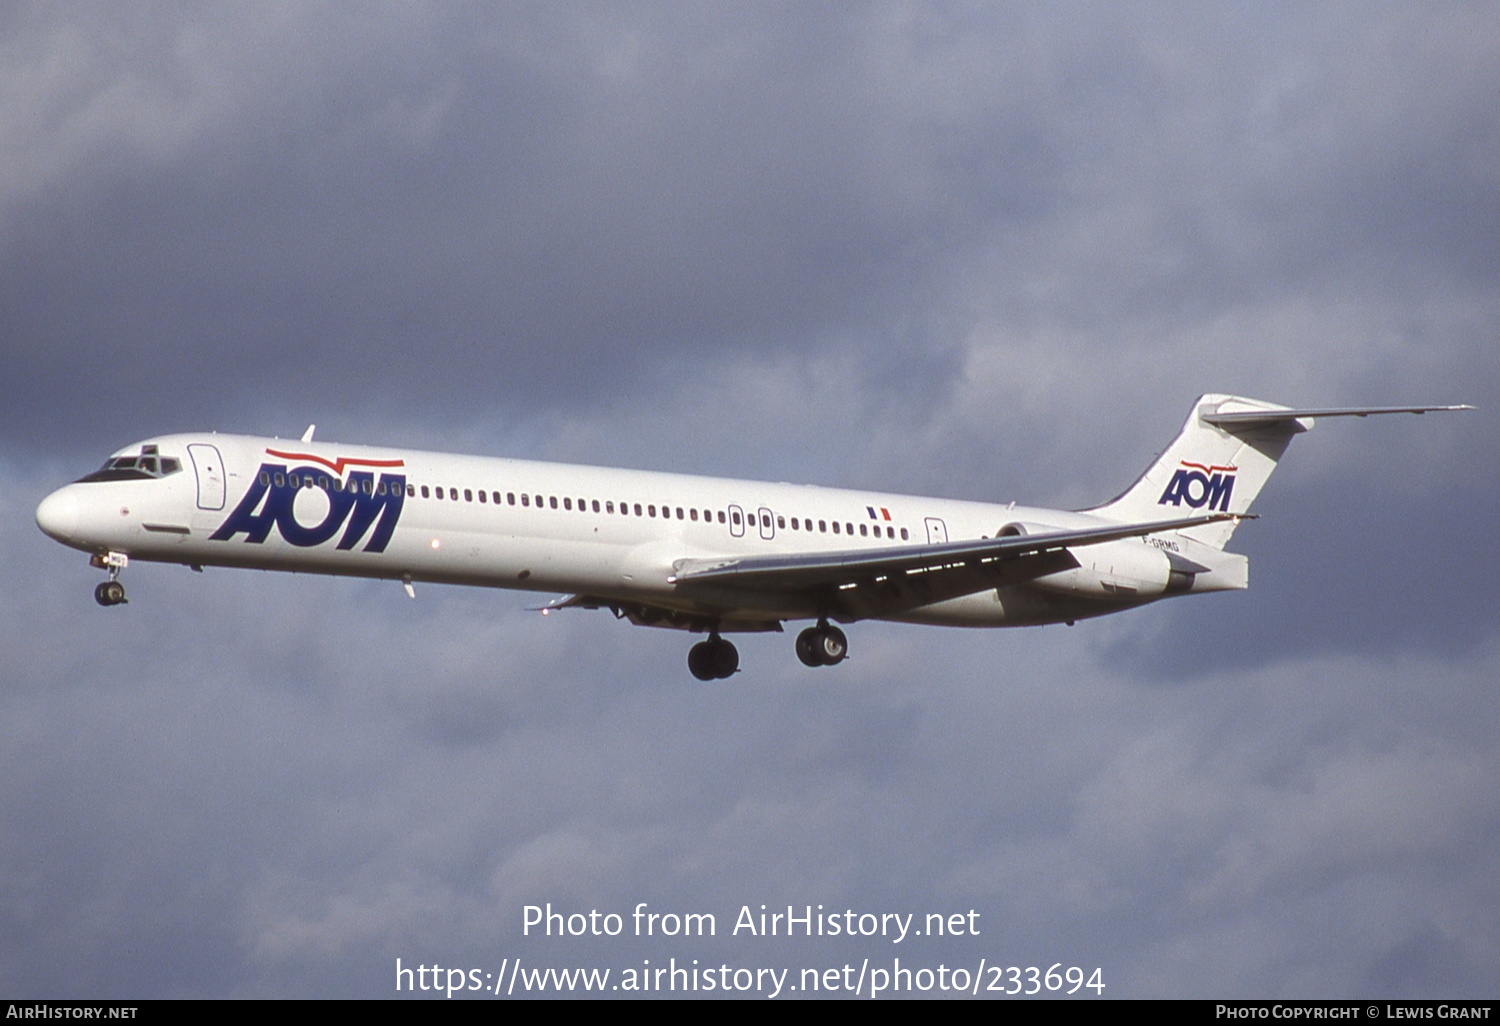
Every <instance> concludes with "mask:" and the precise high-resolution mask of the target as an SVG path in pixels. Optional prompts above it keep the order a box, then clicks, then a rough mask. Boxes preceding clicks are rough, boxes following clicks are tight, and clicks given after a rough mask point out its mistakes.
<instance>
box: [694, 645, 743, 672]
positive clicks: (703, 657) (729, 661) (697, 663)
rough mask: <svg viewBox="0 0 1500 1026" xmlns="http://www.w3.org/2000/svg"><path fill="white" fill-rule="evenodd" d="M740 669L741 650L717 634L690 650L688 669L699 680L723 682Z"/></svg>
mask: <svg viewBox="0 0 1500 1026" xmlns="http://www.w3.org/2000/svg"><path fill="white" fill-rule="evenodd" d="M739 668H740V653H739V649H737V648H735V647H734V645H733V644H731V643H730V642H727V641H725V640H724V639H723V638H721V637H719V636H718V635H717V634H710V635H709V636H708V640H707V641H700V642H698V644H696V645H694V646H693V647H692V648H691V649H689V650H688V669H689V670H691V671H692V673H693V676H694V677H697V678H698V679H699V680H723V679H724V678H726V677H732V676H733V675H734V674H735V672H736V671H738V670H739Z"/></svg>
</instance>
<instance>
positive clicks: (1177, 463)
mask: <svg viewBox="0 0 1500 1026" xmlns="http://www.w3.org/2000/svg"><path fill="white" fill-rule="evenodd" d="M1467 409H1473V407H1471V406H1360V407H1345V408H1338V409H1300V410H1298V409H1292V408H1290V407H1286V406H1279V405H1277V404H1276V403H1268V402H1263V401H1261V400H1259V399H1246V398H1243V397H1241V396H1235V395H1215V394H1212V393H1211V394H1209V395H1205V396H1201V397H1200V398H1199V399H1198V401H1197V402H1195V403H1194V404H1193V411H1192V412H1191V413H1190V414H1188V419H1187V423H1186V424H1184V425H1183V426H1182V431H1181V433H1180V434H1178V436H1177V437H1176V438H1175V439H1174V440H1173V441H1172V444H1171V445H1169V446H1167V448H1166V451H1165V452H1163V453H1162V454H1161V455H1160V456H1158V457H1157V459H1156V462H1155V463H1153V464H1151V466H1150V467H1148V468H1147V469H1146V472H1145V473H1144V474H1142V475H1141V476H1140V477H1139V478H1138V479H1137V480H1136V482H1135V484H1133V485H1131V486H1130V487H1129V488H1128V489H1126V491H1125V493H1124V494H1123V495H1121V496H1120V497H1119V498H1117V499H1114V500H1113V501H1111V502H1109V503H1106V504H1105V505H1103V506H1098V507H1095V508H1094V509H1091V510H1088V511H1086V512H1090V513H1097V514H1099V515H1100V516H1105V517H1109V518H1111V519H1117V520H1122V521H1148V520H1162V519H1165V518H1167V517H1170V516H1179V515H1191V514H1193V513H1233V514H1243V513H1247V512H1248V511H1249V509H1250V504H1251V503H1252V502H1254V501H1255V497H1256V496H1257V495H1259V494H1260V490H1261V489H1262V488H1263V487H1265V484H1266V481H1267V480H1269V479H1270V477H1271V471H1273V470H1275V469H1276V461H1277V460H1279V459H1281V455H1282V453H1284V452H1286V447H1287V445H1288V444H1290V443H1291V440H1292V437H1293V436H1294V435H1298V434H1301V433H1302V432H1304V431H1307V430H1310V429H1311V428H1312V426H1313V423H1314V421H1315V419H1316V418H1318V417H1368V416H1370V415H1372V414H1381V413H1427V412H1432V411H1440V410H1467ZM1235 526H1236V521H1234V520H1221V521H1217V522H1215V523H1212V524H1204V525H1203V526H1201V527H1191V528H1188V529H1186V530H1184V531H1183V532H1182V533H1183V534H1184V535H1186V536H1188V537H1190V538H1193V539H1195V540H1197V541H1200V542H1203V543H1204V544H1206V545H1212V546H1213V547H1214V548H1218V549H1222V548H1223V547H1224V546H1225V544H1227V543H1228V541H1229V537H1230V535H1232V534H1233V533H1234V529H1235Z"/></svg>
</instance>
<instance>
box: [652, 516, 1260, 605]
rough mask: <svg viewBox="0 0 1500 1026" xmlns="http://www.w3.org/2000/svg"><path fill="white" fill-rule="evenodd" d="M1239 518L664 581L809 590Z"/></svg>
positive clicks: (1022, 537) (688, 564)
mask: <svg viewBox="0 0 1500 1026" xmlns="http://www.w3.org/2000/svg"><path fill="white" fill-rule="evenodd" d="M1241 519H1244V518H1243V517H1241V516H1236V515H1234V514H1229V513H1214V514H1211V515H1209V516H1198V517H1182V518H1178V519H1175V520H1154V521H1150V522H1146V523H1136V524H1107V525H1101V526H1099V527H1087V528H1081V529H1077V530H1068V531H1046V532H1041V533H1037V534H1015V535H1008V536H1005V537H999V538H980V539H978V540H974V541H958V542H945V543H942V544H937V545H909V546H903V547H901V548H897V549H855V550H852V551H847V552H815V553H804V554H799V555H793V556H748V557H743V558H739V559H680V560H678V561H677V562H675V563H674V564H673V565H672V570H673V572H672V576H670V577H669V578H667V580H668V582H669V583H672V584H681V585H691V584H700V583H701V584H707V583H710V582H711V583H714V584H719V585H723V584H731V585H739V586H743V587H747V588H752V589H756V590H761V589H770V588H776V589H793V588H810V587H816V586H819V585H836V584H842V583H845V582H849V581H853V580H858V579H862V578H868V577H878V576H890V575H894V574H919V573H930V572H934V571H942V570H957V569H963V568H968V567H973V566H976V565H982V564H985V563H992V562H995V561H997V560H1003V559H1020V558H1023V557H1026V556H1039V555H1044V554H1046V553H1051V552H1061V551H1063V550H1065V549H1068V548H1072V547H1074V546H1079V545H1099V544H1102V543H1104V542H1112V541H1120V540H1121V539H1124V538H1139V537H1142V536H1144V535H1148V534H1159V533H1162V532H1165V531H1180V530H1184V529H1186V528H1190V527H1200V526H1202V525H1203V524H1212V523H1216V522H1218V521H1221V520H1235V521H1238V520H1241Z"/></svg>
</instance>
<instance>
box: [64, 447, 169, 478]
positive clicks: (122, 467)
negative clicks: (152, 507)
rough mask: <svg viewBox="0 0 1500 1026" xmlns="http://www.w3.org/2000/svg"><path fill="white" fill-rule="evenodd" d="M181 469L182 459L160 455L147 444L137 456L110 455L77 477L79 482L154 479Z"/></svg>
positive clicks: (154, 448)
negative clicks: (96, 466) (89, 471)
mask: <svg viewBox="0 0 1500 1026" xmlns="http://www.w3.org/2000/svg"><path fill="white" fill-rule="evenodd" d="M181 469H182V461H181V460H179V459H178V458H177V457H175V456H161V455H158V454H157V450H156V446H154V445H148V446H144V447H142V449H141V455H139V456H112V457H110V458H109V459H107V460H105V461H104V466H102V467H100V468H99V469H98V470H96V471H94V472H93V473H92V474H89V475H88V476H86V477H80V478H79V479H78V483H79V484H83V483H85V482H89V481H154V480H156V479H157V478H162V477H168V476H170V475H172V474H175V473H177V472H178V471H179V470H181Z"/></svg>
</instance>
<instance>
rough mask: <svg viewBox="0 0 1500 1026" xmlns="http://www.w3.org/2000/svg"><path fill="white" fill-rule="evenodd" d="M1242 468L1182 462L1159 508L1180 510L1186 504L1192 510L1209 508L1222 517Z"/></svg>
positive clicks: (1159, 500) (1159, 501) (1169, 482)
mask: <svg viewBox="0 0 1500 1026" xmlns="http://www.w3.org/2000/svg"><path fill="white" fill-rule="evenodd" d="M1238 469H1239V468H1237V467H1220V466H1205V465H1204V464H1202V463H1189V462H1188V461H1187V460H1183V461H1182V465H1181V466H1180V467H1178V468H1177V473H1175V474H1173V475H1172V480H1170V481H1168V482H1167V490H1166V491H1164V492H1162V493H1161V498H1160V499H1157V500H1156V502H1157V505H1159V506H1165V505H1167V504H1168V503H1170V504H1172V505H1173V506H1181V505H1182V504H1183V503H1184V502H1185V503H1187V504H1188V505H1189V506H1191V507H1192V508H1193V509H1202V508H1203V507H1204V506H1207V507H1208V508H1209V509H1211V510H1217V511H1219V512H1220V513H1227V512H1229V497H1230V495H1231V493H1233V491H1234V475H1235V472H1236V471H1237V470H1238Z"/></svg>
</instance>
